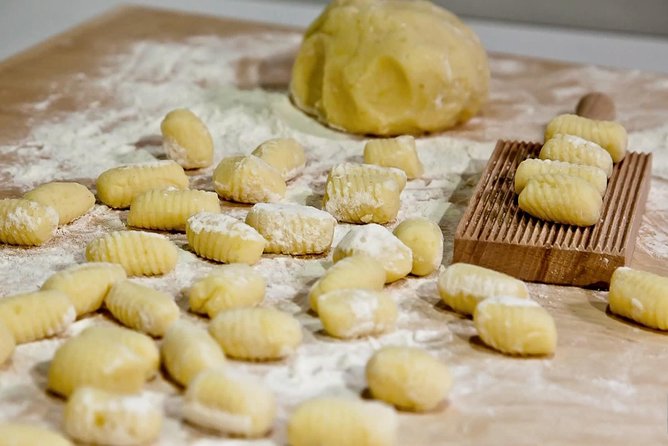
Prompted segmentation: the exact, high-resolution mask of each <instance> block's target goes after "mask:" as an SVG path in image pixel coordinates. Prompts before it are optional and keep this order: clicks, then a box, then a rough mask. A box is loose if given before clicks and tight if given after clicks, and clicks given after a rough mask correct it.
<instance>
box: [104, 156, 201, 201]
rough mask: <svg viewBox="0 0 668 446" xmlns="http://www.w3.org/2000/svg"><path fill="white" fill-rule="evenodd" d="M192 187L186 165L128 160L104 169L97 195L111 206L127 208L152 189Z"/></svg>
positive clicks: (171, 162) (170, 162) (172, 162)
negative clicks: (136, 198)
mask: <svg viewBox="0 0 668 446" xmlns="http://www.w3.org/2000/svg"><path fill="white" fill-rule="evenodd" d="M168 187H174V188H176V189H188V177H187V176H186V173H185V172H184V171H183V167H181V166H179V165H178V164H177V163H175V162H174V161H171V160H167V161H151V162H148V163H138V164H128V165H125V166H120V167H114V168H113V169H109V170H107V171H104V172H102V174H100V176H99V177H98V178H97V197H98V198H99V199H100V201H101V202H102V203H104V204H106V205H107V206H109V207H111V208H116V209H123V208H127V207H128V206H130V204H131V203H132V200H134V198H135V197H136V196H137V195H139V194H143V193H144V192H146V191H149V190H151V189H167V188H168Z"/></svg>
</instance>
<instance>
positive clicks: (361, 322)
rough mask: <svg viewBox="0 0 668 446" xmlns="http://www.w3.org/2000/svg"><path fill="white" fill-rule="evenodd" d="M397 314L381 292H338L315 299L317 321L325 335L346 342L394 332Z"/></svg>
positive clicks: (392, 301)
mask: <svg viewBox="0 0 668 446" xmlns="http://www.w3.org/2000/svg"><path fill="white" fill-rule="evenodd" d="M398 312H399V310H398V308H397V304H396V302H395V301H394V299H392V297H390V296H389V295H388V294H386V293H384V292H382V291H373V290H364V289H350V288H348V289H340V290H334V291H330V292H329V293H325V294H322V295H320V296H319V297H318V317H320V321H321V322H322V326H323V328H324V329H325V332H327V334H329V335H331V336H334V337H336V338H342V339H350V338H356V337H360V336H370V335H378V334H381V333H385V332H387V331H390V330H392V329H393V328H394V325H395V322H396V320H397V314H398Z"/></svg>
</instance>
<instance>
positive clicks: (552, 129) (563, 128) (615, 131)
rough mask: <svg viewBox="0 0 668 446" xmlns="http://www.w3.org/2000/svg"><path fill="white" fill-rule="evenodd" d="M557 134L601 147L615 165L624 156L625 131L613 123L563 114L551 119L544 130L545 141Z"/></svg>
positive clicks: (626, 138)
mask: <svg viewBox="0 0 668 446" xmlns="http://www.w3.org/2000/svg"><path fill="white" fill-rule="evenodd" d="M557 134H565V135H575V136H578V137H580V138H583V139H586V140H588V141H592V142H594V143H596V144H598V145H599V146H601V147H603V148H604V149H605V150H606V151H607V152H608V153H609V154H610V156H611V157H612V161H614V162H615V163H618V162H620V161H621V160H622V159H624V156H625V155H626V147H627V145H628V135H627V133H626V129H625V128H624V127H623V126H622V125H621V124H619V123H618V122H614V121H598V120H595V119H589V118H585V117H583V116H578V115H572V114H565V115H559V116H557V117H556V118H554V119H552V120H551V121H550V122H549V123H548V124H547V127H546V129H545V140H546V141H547V140H548V139H550V138H552V137H554V135H557Z"/></svg>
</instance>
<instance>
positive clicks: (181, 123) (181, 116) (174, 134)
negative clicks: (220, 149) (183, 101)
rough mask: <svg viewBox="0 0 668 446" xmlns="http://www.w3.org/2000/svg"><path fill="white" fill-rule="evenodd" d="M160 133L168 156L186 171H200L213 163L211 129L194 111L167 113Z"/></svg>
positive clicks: (182, 109) (180, 110)
mask: <svg viewBox="0 0 668 446" xmlns="http://www.w3.org/2000/svg"><path fill="white" fill-rule="evenodd" d="M160 131H161V132H162V146H163V147H164V149H165V152H166V153H167V156H168V157H169V158H170V159H172V160H174V161H176V162H177V163H179V165H181V166H182V167H183V168H184V169H199V168H201V167H208V166H210V165H211V163H213V140H212V139H211V134H210V133H209V129H208V128H207V127H206V125H205V124H204V123H203V122H202V120H201V119H199V118H198V117H197V115H196V114H195V113H193V112H192V111H190V110H188V109H186V108H179V109H176V110H172V111H171V112H169V113H167V115H166V116H165V119H163V120H162V123H160Z"/></svg>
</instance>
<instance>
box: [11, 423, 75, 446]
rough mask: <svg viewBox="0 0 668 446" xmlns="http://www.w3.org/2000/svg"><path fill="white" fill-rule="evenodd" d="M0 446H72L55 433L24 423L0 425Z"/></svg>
mask: <svg viewBox="0 0 668 446" xmlns="http://www.w3.org/2000/svg"><path fill="white" fill-rule="evenodd" d="M0 445H2V446H42V445H44V446H46V445H48V446H73V444H72V443H71V442H70V441H69V440H68V439H66V438H65V437H63V436H62V435H60V434H59V433H57V432H53V431H51V430H49V429H45V428H43V427H39V426H34V425H31V424H24V423H0Z"/></svg>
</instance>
